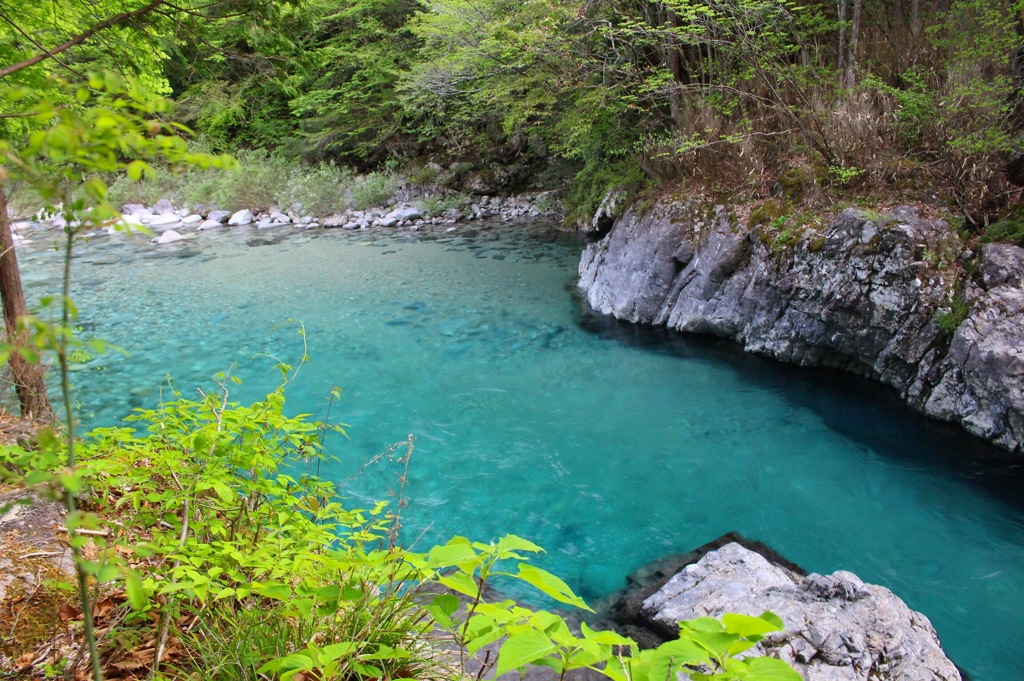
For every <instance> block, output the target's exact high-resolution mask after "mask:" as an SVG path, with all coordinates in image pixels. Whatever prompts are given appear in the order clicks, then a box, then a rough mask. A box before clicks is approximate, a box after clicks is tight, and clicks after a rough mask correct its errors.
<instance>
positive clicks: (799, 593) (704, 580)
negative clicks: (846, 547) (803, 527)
mask: <svg viewBox="0 0 1024 681" xmlns="http://www.w3.org/2000/svg"><path fill="white" fill-rule="evenodd" d="M766 610H767V611H771V612H774V613H775V614H777V615H778V616H779V617H781V618H782V621H783V622H784V623H785V626H786V629H785V631H783V632H778V633H775V634H770V635H768V636H767V637H766V638H765V639H764V640H763V641H762V642H761V643H760V644H758V646H756V647H755V648H754V654H756V655H771V656H773V657H778V658H780V659H783V660H785V661H786V662H788V663H789V664H791V665H793V666H794V667H795V668H796V669H797V670H798V671H799V672H801V674H802V675H803V677H804V678H805V679H807V681H833V680H835V681H840V680H843V681H869V680H870V681H876V680H887V681H889V680H891V681H959V680H960V678H961V676H960V673H959V671H958V670H957V668H956V666H955V665H954V664H953V663H952V662H951V661H950V660H949V658H948V657H946V655H945V653H943V651H942V646H941V645H940V643H939V639H938V636H937V635H936V633H935V630H934V629H933V628H932V626H931V623H930V622H929V621H928V618H927V617H925V616H924V615H922V614H921V613H918V612H914V611H913V610H911V609H910V608H908V607H907V605H906V604H905V603H904V602H903V601H902V600H900V599H899V598H897V597H896V596H895V595H894V594H893V593H892V592H891V591H889V590H888V589H885V588H883V587H880V586H876V585H873V584H864V583H863V582H862V581H861V580H860V579H859V578H858V577H857V576H856V575H854V574H853V573H850V572H845V571H838V572H835V573H833V574H832V575H827V576H826V575H818V574H810V575H803V574H800V573H799V572H798V571H796V570H793V569H790V568H789V567H784V566H782V565H779V564H776V563H774V562H771V561H769V560H767V559H766V558H765V557H764V556H762V555H761V554H760V553H758V552H755V551H752V550H749V549H747V548H744V547H743V546H740V545H739V544H737V543H734V542H733V543H728V544H725V545H724V546H722V547H721V548H718V549H717V550H713V551H710V552H707V553H706V554H705V555H704V556H703V557H702V558H701V559H700V560H699V561H697V562H696V563H691V564H689V565H687V566H686V567H684V568H682V569H681V570H680V571H679V572H677V573H676V574H675V575H674V576H672V577H671V578H670V579H668V580H667V581H666V582H665V583H664V584H663V585H662V586H661V587H660V588H659V589H658V590H657V591H655V592H654V593H653V594H651V595H650V596H648V597H647V598H646V599H645V600H643V602H642V606H641V607H640V612H639V613H638V614H636V617H635V622H634V626H646V627H648V628H649V629H652V630H654V631H656V632H658V633H659V634H663V637H665V638H671V637H673V636H674V635H675V634H676V633H677V632H678V628H677V623H678V622H679V621H682V620H688V619H694V618H697V617H721V616H722V615H723V614H724V613H727V612H737V613H742V614H747V615H753V616H757V615H760V614H761V613H762V612H764V611H766Z"/></svg>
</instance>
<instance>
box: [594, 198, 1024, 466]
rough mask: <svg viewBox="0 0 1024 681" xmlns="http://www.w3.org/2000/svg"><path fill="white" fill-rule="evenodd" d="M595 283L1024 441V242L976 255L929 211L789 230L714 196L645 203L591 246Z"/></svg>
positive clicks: (657, 314)
mask: <svg viewBox="0 0 1024 681" xmlns="http://www.w3.org/2000/svg"><path fill="white" fill-rule="evenodd" d="M579 287H580V288H581V290H582V291H583V293H584V294H585V296H586V298H587V300H588V301H589V303H590V305H591V306H592V307H594V308H595V309H597V310H599V311H601V312H603V313H606V314H611V315H614V316H615V317H617V318H619V319H623V320H627V321H631V322H636V323H643V324H654V325H664V326H667V327H669V328H672V329H677V330H679V331H685V332H693V333H703V334H713V335H716V336H720V337H725V338H730V339H733V340H735V341H736V342H738V343H739V344H740V345H741V346H742V347H743V348H744V349H745V350H747V351H749V352H755V353H761V354H765V355H768V356H771V357H774V358H776V359H779V360H781V361H784V362H791V363H794V364H800V365H815V366H824V367H834V368H837V369H841V370H844V371H849V372H852V373H856V374H859V375H863V376H867V377H870V378H873V379H875V380H878V381H881V382H882V383H884V384H886V385H889V386H892V387H893V388H895V389H896V390H897V391H898V393H899V395H900V396H901V398H902V399H903V400H904V401H906V402H907V403H908V404H909V405H911V406H912V407H914V408H915V409H918V410H920V411H922V412H923V413H925V414H927V415H928V416H931V417H934V418H937V419H941V420H944V421H952V422H956V423H959V424H961V425H962V426H963V427H964V428H965V429H967V430H968V431H969V432H971V433H973V434H975V435H977V436H979V437H982V438H985V439H987V440H989V441H991V442H993V443H995V444H997V445H999V446H1001V447H1003V448H1006V449H1008V450H1011V451H1014V452H1019V451H1020V450H1021V447H1022V443H1024V354H1022V353H1024V350H1022V348H1024V249H1020V248H1018V247H1016V246H1011V245H1006V244H987V245H984V246H982V247H981V248H980V249H978V251H977V252H974V251H968V250H966V249H965V246H964V245H963V243H962V242H961V239H960V237H959V236H958V235H957V233H956V232H955V231H954V230H953V229H951V228H950V226H949V225H948V224H947V223H946V222H944V221H942V220H933V219H926V218H924V217H922V216H921V214H920V212H919V211H918V210H917V209H915V208H910V207H904V208H899V209H896V210H894V211H893V212H891V213H889V214H886V215H877V214H873V213H870V212H866V211H858V210H853V209H848V210H845V211H843V212H841V213H840V214H839V215H838V216H837V217H836V218H835V220H833V221H832V222H831V224H829V225H827V226H826V227H824V228H823V229H820V230H816V229H807V230H805V231H803V232H802V233H784V234H780V233H779V232H778V231H776V230H773V229H772V228H771V226H770V225H768V224H752V225H751V224H747V223H745V222H744V221H741V220H740V219H738V218H737V217H736V216H735V215H734V214H733V213H731V212H730V211H729V210H728V209H726V208H725V207H723V206H714V205H705V204H702V203H701V202H699V201H687V202H680V201H678V200H673V199H669V198H666V199H663V200H659V201H657V202H655V203H654V204H653V205H650V204H648V205H647V206H641V205H634V206H633V207H631V208H629V209H627V210H626V211H625V213H624V214H623V215H622V217H621V218H619V219H618V220H617V221H616V222H615V223H614V225H613V226H612V228H611V230H610V231H609V232H608V233H607V234H606V235H605V236H603V238H601V239H599V240H597V241H595V242H593V243H591V244H589V245H588V246H587V248H586V249H585V251H584V253H583V256H582V258H581V261H580V280H579Z"/></svg>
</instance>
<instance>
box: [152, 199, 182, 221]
mask: <svg viewBox="0 0 1024 681" xmlns="http://www.w3.org/2000/svg"><path fill="white" fill-rule="evenodd" d="M151 210H152V211H153V214H154V215H170V214H172V213H174V204H173V203H171V201H170V199H160V200H159V201H157V202H156V203H154V204H153V208H152V209H151ZM175 217H180V216H178V215H175Z"/></svg>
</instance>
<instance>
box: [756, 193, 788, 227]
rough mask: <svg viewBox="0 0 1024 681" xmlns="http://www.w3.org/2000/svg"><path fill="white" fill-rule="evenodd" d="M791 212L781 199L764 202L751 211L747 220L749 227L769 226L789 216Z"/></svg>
mask: <svg viewBox="0 0 1024 681" xmlns="http://www.w3.org/2000/svg"><path fill="white" fill-rule="evenodd" d="M789 212H790V211H789V208H788V206H786V204H785V202H784V201H780V200H779V199H769V200H767V201H762V202H761V203H759V204H758V205H756V206H754V208H753V209H751V211H750V217H749V218H748V219H747V226H748V227H756V226H758V225H767V224H769V223H771V222H774V221H775V220H778V219H779V218H781V217H785V216H786V215H789Z"/></svg>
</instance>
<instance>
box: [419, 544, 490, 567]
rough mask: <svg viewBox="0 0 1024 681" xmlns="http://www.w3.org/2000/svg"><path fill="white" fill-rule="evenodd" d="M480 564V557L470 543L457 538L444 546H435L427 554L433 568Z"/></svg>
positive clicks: (428, 561)
mask: <svg viewBox="0 0 1024 681" xmlns="http://www.w3.org/2000/svg"><path fill="white" fill-rule="evenodd" d="M479 562H480V557H479V556H478V555H477V553H476V551H474V550H473V547H472V546H471V545H470V543H469V542H468V541H466V540H465V539H462V538H461V537H456V538H455V539H452V540H451V541H449V542H448V543H447V544H445V545H443V546H435V547H434V548H432V549H430V551H429V552H428V553H427V563H428V564H429V565H430V567H433V568H443V567H450V566H452V565H470V564H474V563H479Z"/></svg>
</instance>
